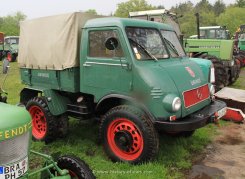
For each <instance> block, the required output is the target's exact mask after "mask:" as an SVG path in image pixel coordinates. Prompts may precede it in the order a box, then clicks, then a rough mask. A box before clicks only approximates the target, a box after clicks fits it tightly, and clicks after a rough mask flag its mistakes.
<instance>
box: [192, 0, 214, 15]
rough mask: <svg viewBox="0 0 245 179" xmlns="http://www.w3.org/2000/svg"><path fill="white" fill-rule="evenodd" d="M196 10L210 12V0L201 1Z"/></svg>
mask: <svg viewBox="0 0 245 179" xmlns="http://www.w3.org/2000/svg"><path fill="white" fill-rule="evenodd" d="M195 9H196V12H201V11H205V12H209V11H210V9H212V5H211V4H210V3H209V1H208V0H201V1H200V2H199V3H197V4H196V6H195Z"/></svg>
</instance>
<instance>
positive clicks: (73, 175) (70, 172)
mask: <svg viewBox="0 0 245 179" xmlns="http://www.w3.org/2000/svg"><path fill="white" fill-rule="evenodd" d="M69 175H70V176H71V178H78V176H77V175H76V174H75V173H74V172H73V171H71V170H69Z"/></svg>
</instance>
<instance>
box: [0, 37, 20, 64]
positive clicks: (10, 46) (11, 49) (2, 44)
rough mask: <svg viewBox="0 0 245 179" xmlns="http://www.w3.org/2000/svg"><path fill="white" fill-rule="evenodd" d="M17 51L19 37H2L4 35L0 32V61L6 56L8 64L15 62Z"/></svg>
mask: <svg viewBox="0 0 245 179" xmlns="http://www.w3.org/2000/svg"><path fill="white" fill-rule="evenodd" d="M18 51H19V36H7V37H4V33H3V32H0V59H2V58H3V57H4V54H6V56H7V58H8V60H9V61H10V62H14V61H16V60H17V57H18Z"/></svg>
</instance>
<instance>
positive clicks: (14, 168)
mask: <svg viewBox="0 0 245 179" xmlns="http://www.w3.org/2000/svg"><path fill="white" fill-rule="evenodd" d="M27 170H28V158H27V157H26V158H24V159H22V160H21V161H19V162H16V163H13V164H10V165H7V166H0V179H16V178H19V177H21V176H23V175H24V174H25V173H26V172H27Z"/></svg>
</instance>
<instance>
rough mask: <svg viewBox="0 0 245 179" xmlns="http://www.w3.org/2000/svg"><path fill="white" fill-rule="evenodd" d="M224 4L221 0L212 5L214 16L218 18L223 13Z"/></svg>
mask: <svg viewBox="0 0 245 179" xmlns="http://www.w3.org/2000/svg"><path fill="white" fill-rule="evenodd" d="M225 8H226V6H225V3H224V2H223V0H217V1H215V3H214V6H213V11H214V13H215V15H216V16H219V15H220V14H221V13H223V12H224V11H225Z"/></svg>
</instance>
